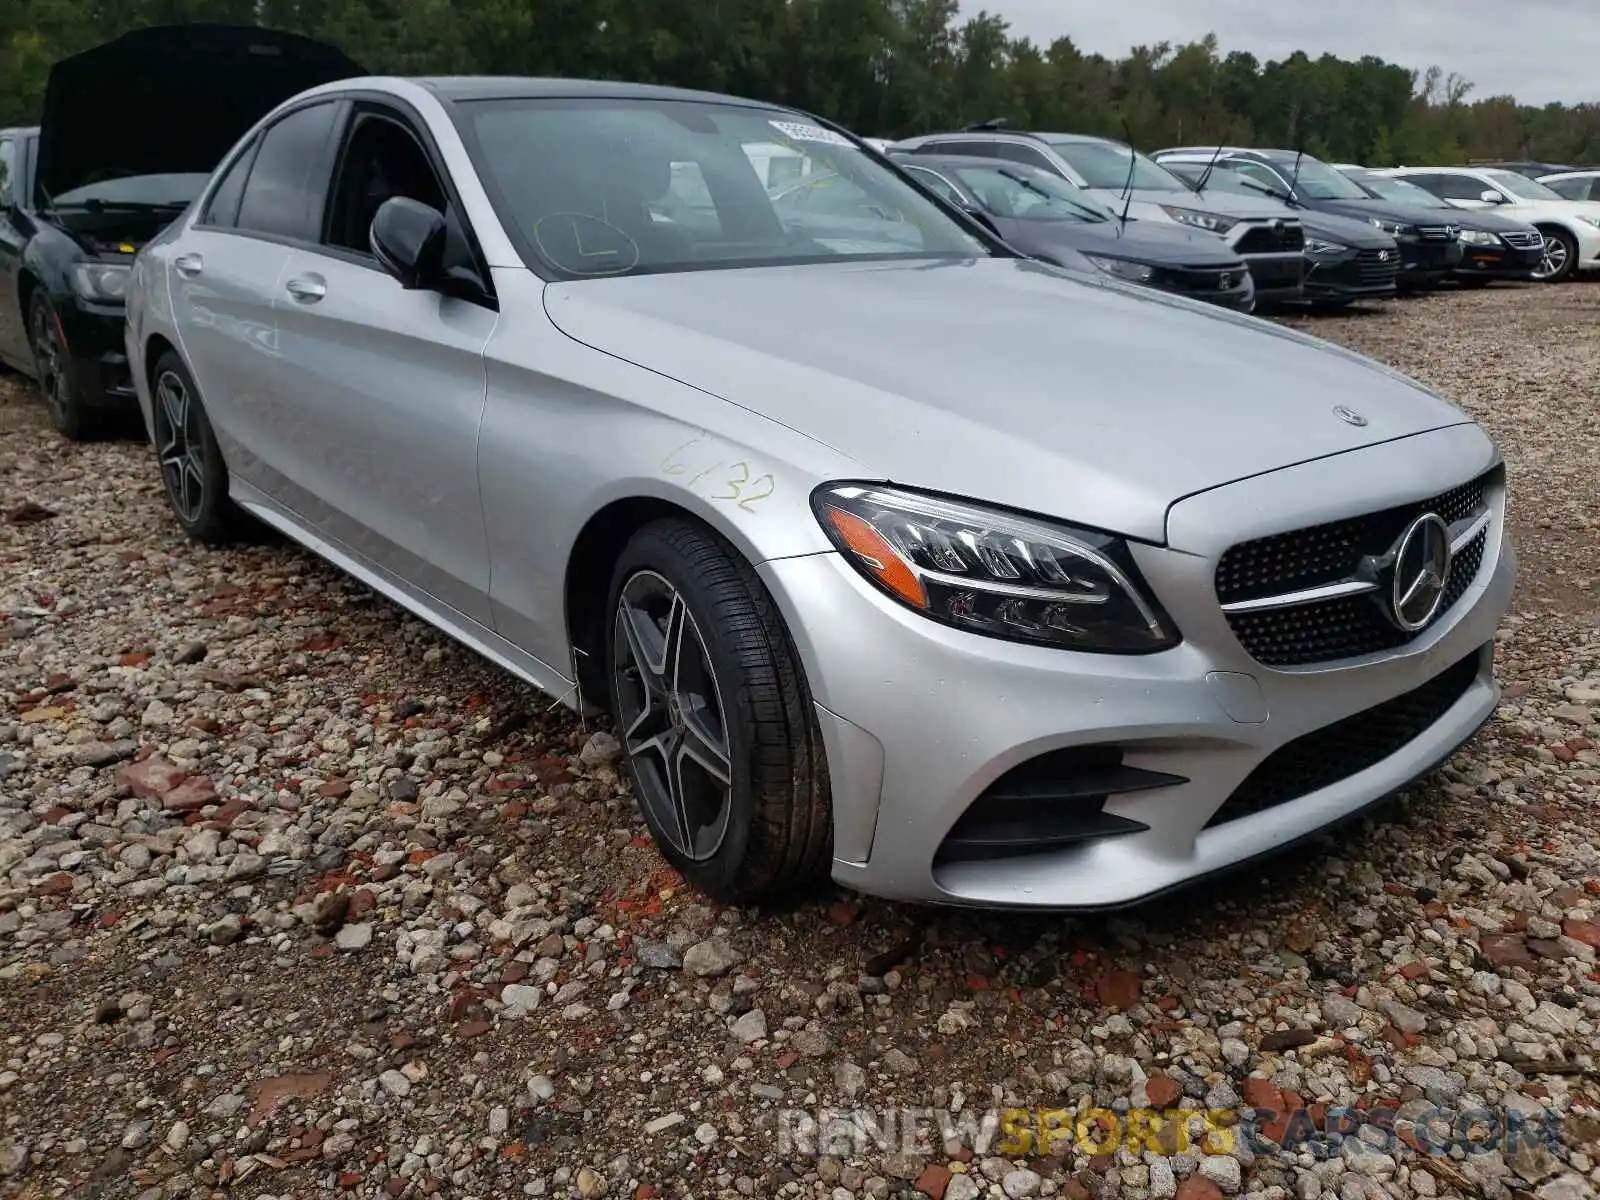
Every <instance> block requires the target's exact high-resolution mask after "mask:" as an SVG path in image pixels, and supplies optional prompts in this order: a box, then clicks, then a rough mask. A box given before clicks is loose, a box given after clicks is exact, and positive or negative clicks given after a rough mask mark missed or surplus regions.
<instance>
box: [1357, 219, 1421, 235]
mask: <svg viewBox="0 0 1600 1200" xmlns="http://www.w3.org/2000/svg"><path fill="white" fill-rule="evenodd" d="M1367 220H1368V222H1370V223H1371V224H1373V225H1376V226H1377V227H1378V228H1379V229H1381V230H1383V231H1384V232H1385V233H1387V234H1388V235H1389V236H1390V237H1409V236H1411V235H1413V234H1415V233H1416V232H1417V227H1416V226H1415V225H1407V224H1406V223H1405V222H1404V221H1385V220H1384V219H1383V218H1382V217H1368V218H1367Z"/></svg>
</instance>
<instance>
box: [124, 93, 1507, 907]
mask: <svg viewBox="0 0 1600 1200" xmlns="http://www.w3.org/2000/svg"><path fill="white" fill-rule="evenodd" d="M797 183H799V184H802V185H803V186H802V189H801V190H802V192H803V193H804V192H809V193H810V194H809V196H806V195H804V194H801V195H797V194H796V192H795V185H796V184H797ZM779 194H781V195H782V196H784V197H785V199H784V201H783V203H782V204H781V205H778V204H776V203H775V201H774V199H773V198H774V196H775V195H779ZM127 342H128V355H129V359H130V361H131V362H132V364H133V370H134V377H135V379H136V381H137V387H138V390H139V395H140V401H141V404H142V406H143V411H144V416H145V420H146V423H147V426H148V430H149V434H150V437H151V439H152V441H153V442H154V444H155V447H156V458H157V462H158V464H159V468H160V471H161V474H162V478H163V479H164V480H165V483H166V488H167V493H168V495H169V497H170V500H171V505H172V509H173V511H174V512H175V513H176V515H177V519H178V520H179V522H181V524H182V525H183V527H184V528H185V529H186V530H187V531H188V532H189V533H190V534H191V535H193V536H194V537H195V538H197V539H200V540H202V541H214V540H218V539H222V538H225V537H227V536H229V535H230V534H231V533H233V532H234V531H235V530H236V529H237V528H238V527H239V523H240V521H241V519H242V518H244V517H245V516H248V517H250V518H255V519H257V520H259V521H262V522H265V523H266V524H268V525H271V526H275V527H277V528H278V529H280V530H282V531H284V532H286V533H287V534H289V535H290V536H291V537H293V538H295V539H297V540H299V541H300V542H302V543H304V544H305V545H307V546H309V547H311V548H312V549H313V550H314V551H316V552H317V553H318V554H320V555H322V556H323V557H325V558H327V559H328V560H330V561H331V562H333V563H335V564H337V565H338V566H340V567H342V568H343V569H344V570H346V571H348V572H350V573H351V574H352V575H354V576H356V577H357V578H359V579H361V580H363V581H364V582H366V583H367V584H369V585H370V586H371V587H373V588H375V589H377V590H378V591H380V592H382V593H383V594H385V595H387V596H389V597H391V598H392V599H394V600H395V601H396V602H398V603H399V604H402V605H404V606H405V607H407V608H409V609H411V610H412V611H414V612H416V613H418V614H420V615H421V616H423V617H425V618H426V619H427V620H429V621H431V622H432V623H434V624H435V625H437V626H438V627H439V628H441V629H442V630H444V631H446V632H447V633H449V634H450V635H451V636H453V637H455V638H457V639H459V640H460V641H462V642H464V643H465V644H466V645H468V646H470V647H472V648H474V649H476V650H478V651H479V652H481V653H482V654H484V655H485V656H487V657H488V658H490V659H492V660H493V661H495V662H497V663H499V664H500V665H502V666H503V667H505V668H506V669H507V670H510V671H512V672H514V673H515V674H517V675H519V676H521V677H522V678H523V679H525V680H527V681H529V682H530V683H532V684H534V685H535V686H537V687H539V688H542V689H544V690H546V691H548V692H549V693H551V694H552V695H553V696H556V697H559V698H560V699H561V700H563V701H565V702H566V703H567V704H569V705H571V706H572V707H574V708H579V709H584V710H609V712H610V713H611V715H612V717H613V719H614V720H615V723H616V726H615V727H616V730H617V734H618V736H619V737H620V738H621V740H622V742H623V744H624V748H625V753H626V761H627V768H628V771H629V773H630V776H631V779H632V783H633V786H634V790H635V794H636V795H637V797H638V801H639V805H640V807H641V809H642V811H643V814H644V817H645V819H646V820H647V821H648V823H649V825H650V828H651V830H652V831H653V833H654V835H655V838H656V840H657V842H658V843H659V845H660V847H661V850H662V853H663V854H665V855H666V857H667V858H668V859H669V860H670V861H671V862H672V863H673V864H674V865H675V866H677V867H678V868H679V869H681V870H682V871H683V873H684V874H685V875H686V876H687V877H688V878H689V879H690V880H691V881H693V882H694V883H696V884H697V885H699V886H700V887H702V888H703V889H705V890H706V891H707V892H710V893H712V894H714V895H717V896H719V897H724V898H732V899H748V898H753V897H757V896H760V895H763V894H769V893H772V892H773V891H775V890H778V889H781V888H785V887H790V886H792V885H795V884H796V883H798V882H800V881H802V880H804V879H807V878H810V877H813V876H816V875H818V874H821V873H823V872H826V871H831V874H832V876H833V878H834V879H836V880H838V881H840V882H842V883H844V884H848V885H850V886H852V887H855V888H859V889H861V890H863V891H867V892H872V893H877V894H881V895H884V896H891V897H900V898H905V899H911V900H925V901H936V902H943V903H950V904H968V905H995V906H1040V907H1052V908H1077V907H1103V906H1116V905H1120V904H1125V903H1129V902H1132V901H1135V900H1138V899H1140V898H1142V897H1145V896H1149V895H1151V894H1153V893H1156V892H1160V891H1162V890H1165V889H1168V888H1171V887H1174V886H1176V885H1179V884H1182V883H1184V882H1186V881H1189V880H1192V879H1195V878H1197V877H1199V876H1202V875H1205V874H1207V873H1210V872H1213V871H1216V870H1219V869H1222V868H1225V867H1228V866H1230V865H1232V864H1235V863H1238V862H1240V861H1242V860H1245V859H1248V858H1251V857H1253V856H1256V855H1260V854H1264V853H1266V852H1270V851H1274V850H1278V849H1281V848H1283V847H1285V846H1286V845H1288V844H1290V843H1292V842H1294V841H1296V840H1297V839H1299V838H1301V837H1303V836H1305V835H1308V834H1310V833H1312V832H1313V831H1316V830H1318V829H1321V828H1323V827H1326V826H1327V825H1329V824H1331V823H1333V822H1335V821H1337V820H1338V819H1340V818H1344V817H1347V816H1349V815H1350V814H1352V813H1355V812H1357V811H1358V810H1360V809H1362V808H1364V807H1366V806H1368V805H1370V804H1372V803H1373V802H1375V801H1377V800H1379V799H1381V798H1383V797H1385V796H1387V795H1389V794H1391V793H1393V792H1394V791H1395V790H1397V789H1399V788H1401V787H1402V786H1404V785H1405V784H1407V783H1408V782H1409V781H1411V780H1413V779H1415V778H1416V777H1417V776H1419V775H1421V774H1423V773H1425V772H1427V771H1429V770H1430V769H1431V768H1433V767H1434V766H1435V765H1437V764H1438V763H1440V762H1441V761H1442V760H1443V759H1445V758H1446V757H1447V756H1448V755H1449V754H1450V753H1451V752H1452V751H1453V750H1454V749H1455V748H1456V747H1457V746H1458V745H1459V744H1460V743H1461V742H1462V741H1463V740H1465V739H1466V738H1468V737H1469V736H1471V735H1472V733H1473V732H1474V731H1475V730H1476V729H1477V728H1478V726H1479V725H1480V724H1481V723H1482V722H1483V721H1484V720H1485V719H1486V718H1487V717H1488V716H1489V715H1490V713H1491V712H1492V710H1493V708H1494V705H1495V701H1496V687H1495V683H1494V680H1493V674H1492V658H1493V652H1492V645H1493V638H1494V632H1495V627H1496V624H1497V622H1498V621H1499V618H1500V616H1501V615H1502V613H1503V612H1504V610H1505V608H1506V606H1507V603H1508V599H1509V596H1510V592H1511V586H1512V577H1513V570H1514V567H1513V557H1512V551H1511V548H1510V546H1509V545H1508V543H1507V540H1506V535H1505V525H1504V510H1505V482H1504V467H1503V465H1502V462H1501V459H1500V456H1499V455H1498V453H1497V452H1496V449H1495V447H1494V445H1493V444H1492V443H1491V441H1490V440H1489V438H1488V437H1487V436H1486V435H1485V434H1484V432H1483V430H1482V429H1480V428H1479V427H1478V426H1477V425H1476V424H1474V423H1473V422H1472V421H1471V420H1469V419H1468V418H1467V417H1466V416H1464V415H1463V414H1462V413H1461V412H1460V411H1459V410H1457V409H1456V408H1455V407H1453V406H1452V405H1450V404H1448V403H1446V402H1445V401H1444V400H1442V399H1440V398H1438V397H1436V396H1434V395H1432V394H1430V393H1429V392H1427V391H1425V390H1424V389H1423V388H1421V387H1420V386H1418V385H1417V384H1415V383H1412V382H1410V381H1409V380H1407V379H1405V378H1403V377H1401V376H1399V375H1397V374H1395V373H1394V372H1392V371H1389V370H1386V369H1384V368H1382V367H1380V366H1377V365H1376V364H1374V363H1371V362H1368V361H1366V360H1364V359H1362V358H1360V357H1357V356H1356V355H1353V354H1349V353H1345V352H1343V351H1341V350H1338V349H1335V348H1333V347H1331V346H1328V345H1325V344H1323V343H1321V342H1318V341H1316V340H1314V339H1311V338H1307V337H1303V336H1300V335H1298V334H1295V333H1291V332H1288V331H1286V330H1284V329H1281V328H1277V327H1274V326H1271V325H1268V324H1266V323H1264V322H1260V321H1257V320H1255V319H1253V318H1249V317H1243V316H1238V315H1234V314H1231V313H1225V312H1222V311H1220V310H1217V309H1214V308H1210V307H1205V306H1201V305H1199V304H1197V303H1193V302H1190V301H1186V300H1181V299H1177V298H1173V297H1169V296H1165V295H1162V294H1159V293H1154V292H1151V291H1148V290H1144V289H1140V288H1138V287H1137V286H1135V285H1130V284H1125V283H1122V282H1120V281H1116V280H1113V279H1111V278H1109V277H1107V276H1103V275H1099V274H1098V273H1095V274H1093V275H1090V274H1080V273H1075V272H1072V271H1068V270H1064V269H1060V268H1056V267H1048V266H1043V265H1040V264H1037V263H1032V262H1028V261H1026V260H1023V259H1020V258H1019V257H1017V256H1016V255H1014V254H1013V253H1011V252H1010V251H1008V250H1007V249H1006V247H1005V246H1003V245H1002V244H1000V243H998V242H996V241H995V240H993V238H992V237H991V236H990V235H989V234H987V233H986V232H985V231H984V230H983V229H982V227H980V226H979V225H977V224H976V223H974V222H973V221H972V220H971V219H970V218H969V217H967V216H966V215H965V214H963V213H961V212H958V211H957V210H956V209H954V208H951V207H948V206H947V205H946V204H945V203H944V202H943V201H940V200H937V199H935V198H933V197H932V196H931V195H930V194H929V193H926V192H924V191H922V190H920V188H919V187H918V186H917V185H915V184H914V183H912V182H911V181H910V180H909V179H908V178H907V177H905V176H904V175H902V174H900V173H899V172H898V170H897V168H895V167H894V166H892V165H891V164H888V163H887V162H886V161H885V160H884V159H882V158H881V157H879V156H876V155H874V154H872V153H871V152H869V151H867V150H866V149H864V148H863V147H862V145H861V144H860V143H858V142H857V141H856V140H854V139H853V138H851V137H849V136H847V135H845V134H843V133H841V132H840V131H838V130H836V129H834V128H832V127H830V126H828V125H826V124H825V123H822V122H819V121H818V120H816V119H814V118H812V117H809V116H807V115H804V114H801V113H797V112H793V111H788V110H783V109H778V108H773V107H770V106H766V105H762V104H756V103H752V102H748V101H743V100H737V99H731V98H728V97H724V96H715V95H707V94H701V93H692V92H682V91H673V90H666V89H658V88H647V87H638V86H628V85H618V84H601V83H580V82H571V81H563V80H529V79H418V80H404V79H391V78H371V79H358V80H353V81H345V82H342V83H338V84H330V85H327V86H324V87H321V88H318V89H315V90H312V91H309V92H305V93H302V94H301V95H299V96H297V97H296V98H295V99H293V100H292V101H290V102H288V103H286V104H284V105H282V106H280V107H279V108H278V109H276V110H275V111H274V112H272V113H271V114H270V115H269V116H267V117H266V118H265V119H263V120H262V121H261V122H260V123H259V124H258V125H257V126H256V127H255V128H254V129H253V130H252V131H251V132H250V133H249V134H248V135H247V136H246V137H245V138H244V139H243V140H242V141H241V142H240V143H239V144H238V145H237V146H236V147H235V148H234V149H233V150H232V151H231V152H230V153H229V154H228V156H227V158H226V159H225V160H224V161H223V163H222V164H221V166H220V167H219V169H218V170H217V171H216V173H215V175H214V177H213V179H212V181H211V183H210V185H209V186H208V187H207V189H206V191H205V193H204V194H203V195H202V196H201V198H200V199H199V200H198V201H197V202H196V203H195V204H194V205H193V207H192V208H191V209H190V210H189V211H188V212H187V213H185V214H184V216H183V217H182V218H181V219H180V220H178V221H177V222H176V223H175V224H173V225H172V226H171V227H170V228H169V229H168V230H167V231H166V232H165V233H164V234H163V235H162V236H160V237H159V238H157V239H156V240H154V241H153V242H151V243H150V244H149V245H148V246H147V247H146V248H145V249H144V250H143V251H142V252H141V254H140V255H139V258H138V260H137V264H136V267H135V270H134V277H133V279H132V280H131V283H130V297H129V305H128V327H127Z"/></svg>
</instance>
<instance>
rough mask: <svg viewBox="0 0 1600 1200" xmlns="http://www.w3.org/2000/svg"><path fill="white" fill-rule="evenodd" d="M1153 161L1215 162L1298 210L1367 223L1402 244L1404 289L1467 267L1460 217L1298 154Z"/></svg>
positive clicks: (1239, 153) (1164, 154) (1202, 150)
mask: <svg viewBox="0 0 1600 1200" xmlns="http://www.w3.org/2000/svg"><path fill="white" fill-rule="evenodd" d="M1152 157H1153V158H1154V159H1155V160H1156V161H1157V162H1159V163H1160V164H1161V165H1162V166H1164V167H1166V168H1168V169H1169V170H1171V169H1174V168H1176V166H1177V164H1179V163H1184V164H1187V165H1188V166H1189V167H1191V168H1193V167H1195V166H1198V167H1200V168H1202V169H1203V168H1205V167H1206V166H1207V165H1208V164H1209V163H1211V162H1213V161H1215V162H1216V164H1217V166H1219V167H1222V166H1227V167H1231V168H1232V169H1234V170H1236V171H1239V172H1240V173H1242V174H1245V175H1248V176H1250V177H1251V178H1253V179H1256V180H1259V181H1260V182H1261V183H1262V184H1264V185H1265V186H1266V188H1267V191H1268V193H1269V194H1270V195H1272V196H1274V197H1276V198H1277V199H1279V200H1281V201H1283V202H1284V203H1285V204H1287V205H1290V206H1291V207H1293V208H1297V209H1301V210H1309V211H1313V212H1322V213H1330V214H1332V215H1333V216H1337V217H1354V218H1355V219H1356V220H1358V221H1367V222H1369V223H1370V224H1372V225H1374V226H1376V227H1377V228H1378V229H1381V230H1383V232H1384V233H1387V234H1389V235H1390V236H1391V237H1393V238H1394V239H1395V241H1396V242H1398V243H1399V244H1400V279H1399V282H1400V285H1401V286H1402V287H1426V286H1429V285H1431V284H1434V283H1439V282H1442V281H1443V280H1446V279H1448V278H1450V276H1451V275H1452V274H1454V272H1455V270H1456V268H1457V267H1459V266H1460V265H1461V253H1462V249H1461V229H1460V222H1459V221H1457V220H1456V219H1455V213H1454V212H1452V213H1451V214H1450V215H1449V219H1446V218H1445V216H1444V215H1443V214H1441V213H1440V212H1439V211H1438V210H1437V209H1433V208H1418V207H1417V206H1415V205H1411V204H1394V203H1391V202H1390V201H1387V200H1378V199H1375V198H1374V197H1372V196H1371V195H1369V194H1368V193H1367V192H1366V191H1364V190H1363V189H1362V188H1360V187H1357V186H1356V184H1355V183H1354V182H1353V181H1352V180H1349V179H1346V178H1345V177H1344V176H1343V175H1341V174H1340V173H1339V172H1338V171H1335V170H1334V169H1333V168H1332V167H1330V166H1329V165H1328V164H1327V163H1325V162H1323V161H1322V160H1321V159H1318V158H1313V157H1311V155H1309V154H1300V153H1297V152H1296V151H1293V150H1250V149H1240V148H1237V147H1232V146H1224V147H1222V148H1221V149H1220V150H1219V149H1218V148H1217V147H1215V146H1186V147H1183V148H1182V149H1176V150H1158V151H1156V153H1155V154H1154V155H1152Z"/></svg>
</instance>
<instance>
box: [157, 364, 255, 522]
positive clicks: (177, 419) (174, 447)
mask: <svg viewBox="0 0 1600 1200" xmlns="http://www.w3.org/2000/svg"><path fill="white" fill-rule="evenodd" d="M150 400H151V408H152V412H151V432H152V433H153V434H154V435H155V444H156V461H157V462H158V463H159V464H160V467H161V482H162V485H163V486H164V487H165V488H166V491H167V503H168V504H169V505H170V506H171V508H172V513H173V515H174V516H175V517H177V518H178V524H180V525H182V526H183V531H184V532H185V533H187V534H188V535H189V536H190V537H191V538H193V539H194V540H195V541H197V542H205V543H207V544H210V545H216V544H218V543H220V542H226V541H229V540H230V539H232V538H233V537H234V536H235V535H236V534H237V533H238V532H239V528H240V525H241V515H240V513H239V510H238V508H236V507H235V506H234V503H233V501H232V500H230V499H229V498H228V468H227V465H226V464H225V463H224V462H223V461H222V451H221V449H220V448H219V447H218V446H217V435H216V433H215V432H214V431H213V430H212V428H211V420H210V418H209V417H207V416H206V410H205V405H204V404H203V403H202V402H201V400H200V389H199V388H197V387H196V386H195V383H194V377H193V376H191V375H190V374H189V369H188V368H187V367H186V366H184V365H183V360H182V359H180V358H179V357H178V356H177V355H176V354H175V353H173V352H172V351H170V350H169V351H167V352H166V353H165V354H163V355H161V357H160V358H158V359H157V360H156V366H155V371H154V373H153V375H152V379H151V387H150Z"/></svg>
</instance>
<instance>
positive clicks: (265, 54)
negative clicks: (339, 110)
mask: <svg viewBox="0 0 1600 1200" xmlns="http://www.w3.org/2000/svg"><path fill="white" fill-rule="evenodd" d="M364 74H366V72H365V71H364V70H363V69H362V68H361V67H360V66H358V65H357V64H356V63H355V62H354V61H352V60H351V59H349V58H347V57H346V56H345V55H344V53H343V52H342V51H339V50H336V49H334V48H333V47H332V46H327V45H324V44H323V43H321V42H316V41H313V40H311V39H310V38H305V37H300V36H298V35H297V34H292V33H281V32H279V31H277V30H272V29H257V28H254V27H252V26H241V25H206V24H197V25H161V26H155V27H153V28H149V29H140V30H136V31H135V32H133V33H128V34H124V35H123V36H122V37H119V38H117V39H116V40H114V41H110V42H106V43H104V44H103V45H100V46H96V47H95V48H94V49H92V50H85V51H84V52H83V53H82V54H75V55H73V56H72V57H71V58H64V59H62V60H61V61H60V62H58V63H56V65H55V66H54V67H52V68H51V69H50V78H49V80H48V82H47V83H46V85H45V95H44V115H43V117H42V119H41V120H40V130H39V163H38V171H37V173H36V178H37V181H38V183H37V186H38V188H39V189H40V190H41V191H42V192H43V193H44V195H45V196H52V195H58V194H59V193H61V192H64V191H67V190H68V189H70V188H74V187H78V186H80V185H82V184H84V183H87V182H89V181H90V180H91V179H92V178H93V177H94V176H95V175H96V174H97V173H98V172H102V171H110V172H114V173H116V174H120V175H156V174H168V173H186V172H204V173H207V174H209V173H210V172H211V171H212V170H213V169H215V167H216V165H217V163H218V162H220V161H221V160H222V156H223V155H224V154H226V153H227V152H228V150H229V148H230V147H232V146H233V144H234V143H235V142H237V141H238V140H239V138H241V137H242V136H243V135H244V134H245V132H246V131H247V130H248V129H249V128H250V127H251V126H252V125H254V124H255V123H256V121H258V120H259V119H260V118H262V117H264V116H265V115H266V114H267V113H268V112H270V111H271V110H272V109H274V108H275V107H277V106H278V105H279V104H280V103H282V102H283V101H284V100H287V99H289V97H291V96H293V95H295V94H296V93H298V92H302V91H304V90H305V89H306V88H309V87H315V86H316V85H317V84H320V83H328V82H331V81H333V80H336V79H348V78H351V77H353V76H357V75H364Z"/></svg>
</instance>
